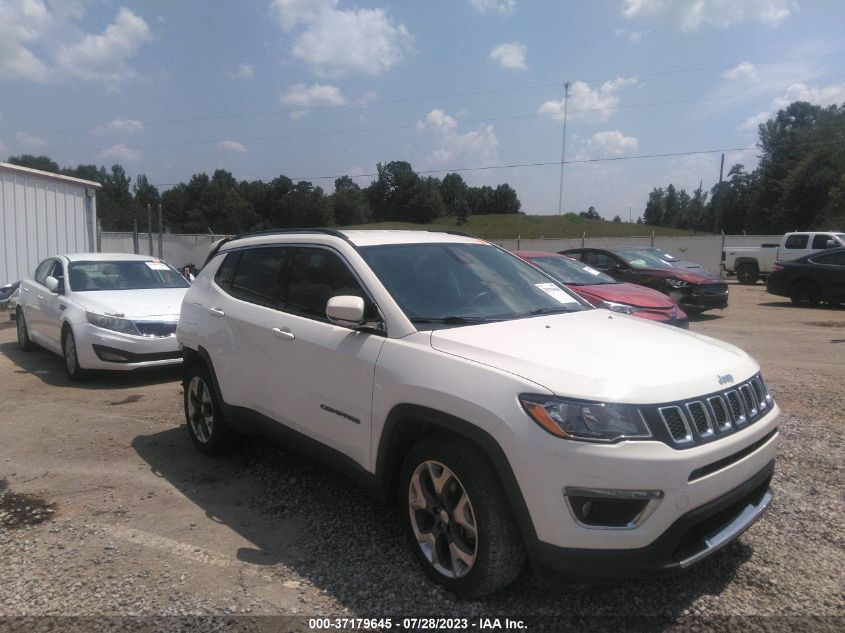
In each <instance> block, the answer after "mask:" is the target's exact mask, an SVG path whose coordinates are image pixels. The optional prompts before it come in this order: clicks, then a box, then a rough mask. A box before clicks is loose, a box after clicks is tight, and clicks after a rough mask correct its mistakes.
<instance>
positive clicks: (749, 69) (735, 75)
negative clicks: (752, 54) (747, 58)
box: [722, 62, 757, 81]
mask: <svg viewBox="0 0 845 633" xmlns="http://www.w3.org/2000/svg"><path fill="white" fill-rule="evenodd" d="M722 77H724V78H725V79H730V80H732V81H733V80H736V79H750V80H752V81H753V80H756V79H757V69H756V68H755V67H754V64H752V63H751V62H742V63H741V64H737V65H736V66H734V67H733V68H731V69H730V70H726V71H725V72H723V73H722Z"/></svg>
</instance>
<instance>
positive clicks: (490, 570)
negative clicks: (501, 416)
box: [399, 438, 525, 597]
mask: <svg viewBox="0 0 845 633" xmlns="http://www.w3.org/2000/svg"><path fill="white" fill-rule="evenodd" d="M399 493H400V498H399V504H400V505H399V508H400V511H401V512H402V513H403V514H404V515H405V516H404V518H405V525H406V533H407V537H408V540H409V542H410V545H411V548H412V549H413V551H414V555H415V556H416V558H417V561H418V562H419V564H420V565H421V567H422V569H423V571H424V572H425V574H426V575H427V576H428V577H429V578H430V579H431V580H433V581H434V582H435V583H437V584H439V585H441V586H443V587H444V588H445V589H447V590H449V591H451V592H453V593H455V594H457V595H459V596H462V597H479V596H484V595H487V594H490V593H493V592H495V591H498V590H500V589H503V588H504V587H506V586H508V585H509V584H510V583H512V582H513V581H514V580H515V579H516V578H517V576H518V575H519V573H520V571H521V570H522V568H523V566H524V564H525V548H524V546H523V543H522V539H521V536H520V533H519V527H518V525H517V522H516V519H515V518H514V516H513V513H512V511H511V509H510V506H509V504H508V502H507V500H506V498H505V495H504V492H503V491H502V490H501V487H500V486H499V482H498V477H497V475H496V473H495V472H494V471H493V469H492V468H490V466H488V464H487V463H486V462H485V460H484V459H483V458H482V457H481V456H480V455H479V454H478V452H477V450H476V449H475V448H474V447H472V446H470V445H464V444H463V443H460V442H455V441H454V440H453V439H451V438H431V439H428V440H424V441H423V442H421V443H420V444H418V445H417V446H415V447H414V448H413V449H411V451H410V452H409V453H408V456H407V457H406V458H405V463H404V464H403V466H402V477H401V479H400V487H399Z"/></svg>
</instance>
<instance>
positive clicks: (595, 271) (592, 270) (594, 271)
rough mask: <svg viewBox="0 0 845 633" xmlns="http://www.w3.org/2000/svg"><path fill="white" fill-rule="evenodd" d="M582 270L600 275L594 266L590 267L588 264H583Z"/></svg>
mask: <svg viewBox="0 0 845 633" xmlns="http://www.w3.org/2000/svg"><path fill="white" fill-rule="evenodd" d="M584 271H585V272H588V273H590V274H591V275H601V273H600V272H599V271H597V270H596V269H595V268H590V267H589V266H584Z"/></svg>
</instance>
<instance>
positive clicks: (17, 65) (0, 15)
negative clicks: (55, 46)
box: [0, 0, 51, 81]
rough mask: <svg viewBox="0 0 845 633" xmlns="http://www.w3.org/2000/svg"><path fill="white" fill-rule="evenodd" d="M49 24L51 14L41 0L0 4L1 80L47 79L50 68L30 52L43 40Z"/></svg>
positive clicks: (13, 1) (20, 0) (13, 0)
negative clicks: (33, 46)
mask: <svg viewBox="0 0 845 633" xmlns="http://www.w3.org/2000/svg"><path fill="white" fill-rule="evenodd" d="M50 23H51V15H50V12H49V11H48V10H47V7H46V6H45V5H44V3H43V2H41V0H11V1H10V2H8V1H5V0H4V2H2V3H0V78H2V79H28V80H31V81H46V80H47V79H48V78H49V74H50V71H49V68H48V67H47V65H46V64H45V63H44V62H43V61H41V59H39V58H38V57H37V56H36V55H35V53H33V52H32V50H30V49H31V46H32V45H34V44H37V43H38V42H39V41H41V40H43V39H44V37H45V35H46V33H47V30H48V29H49V27H50Z"/></svg>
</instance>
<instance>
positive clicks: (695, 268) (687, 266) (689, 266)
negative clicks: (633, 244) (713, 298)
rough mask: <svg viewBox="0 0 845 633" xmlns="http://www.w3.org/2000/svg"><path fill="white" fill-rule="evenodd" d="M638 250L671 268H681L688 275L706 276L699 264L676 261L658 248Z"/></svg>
mask: <svg viewBox="0 0 845 633" xmlns="http://www.w3.org/2000/svg"><path fill="white" fill-rule="evenodd" d="M639 250H641V251H643V252H644V253H650V254H652V255H654V256H655V257H659V258H660V259H662V260H663V261H664V262H668V263H670V264H672V267H673V268H681V269H682V270H686V271H687V272H690V273H695V274H696V275H702V276H705V277H706V276H707V270H706V269H705V268H704V266H702V265H701V264H696V263H695V262H688V261H685V260H683V259H678V258H677V257H675V256H674V255H670V254H669V253H667V252H666V251H661V250H660V249H659V248H654V247H653V246H649V247H646V248H640V249H639Z"/></svg>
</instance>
